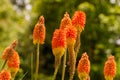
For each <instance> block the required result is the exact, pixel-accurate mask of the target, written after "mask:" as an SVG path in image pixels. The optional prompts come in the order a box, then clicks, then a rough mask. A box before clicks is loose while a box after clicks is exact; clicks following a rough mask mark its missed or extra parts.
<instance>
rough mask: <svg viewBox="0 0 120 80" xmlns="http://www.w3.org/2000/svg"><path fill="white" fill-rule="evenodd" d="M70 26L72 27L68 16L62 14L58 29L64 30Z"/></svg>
mask: <svg viewBox="0 0 120 80" xmlns="http://www.w3.org/2000/svg"><path fill="white" fill-rule="evenodd" d="M71 25H72V22H71V19H70V16H69V14H68V13H67V12H66V13H65V14H64V17H63V19H62V20H61V24H60V29H65V28H66V27H68V26H71Z"/></svg>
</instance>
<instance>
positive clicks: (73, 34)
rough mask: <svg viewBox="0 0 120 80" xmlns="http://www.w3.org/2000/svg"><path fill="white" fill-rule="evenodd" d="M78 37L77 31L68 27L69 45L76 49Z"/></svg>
mask: <svg viewBox="0 0 120 80" xmlns="http://www.w3.org/2000/svg"><path fill="white" fill-rule="evenodd" d="M76 37H77V30H76V28H74V27H72V26H71V27H67V29H66V38H67V45H68V46H72V47H74V44H75V42H76Z"/></svg>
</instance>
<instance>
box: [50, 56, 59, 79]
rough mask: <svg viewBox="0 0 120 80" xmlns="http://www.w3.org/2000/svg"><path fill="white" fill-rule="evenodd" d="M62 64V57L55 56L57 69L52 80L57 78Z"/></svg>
mask: <svg viewBox="0 0 120 80" xmlns="http://www.w3.org/2000/svg"><path fill="white" fill-rule="evenodd" d="M60 64H61V58H60V57H55V71H54V75H53V79H52V80H55V79H56V75H57V72H58V69H59V66H60Z"/></svg>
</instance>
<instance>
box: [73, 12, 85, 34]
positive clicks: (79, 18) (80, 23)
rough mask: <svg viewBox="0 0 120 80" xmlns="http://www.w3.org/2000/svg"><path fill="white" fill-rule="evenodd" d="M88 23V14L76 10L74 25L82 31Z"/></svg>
mask: <svg viewBox="0 0 120 80" xmlns="http://www.w3.org/2000/svg"><path fill="white" fill-rule="evenodd" d="M85 23H86V15H85V13H84V12H82V11H76V12H75V13H74V15H73V17H72V25H73V26H75V27H76V29H77V30H78V31H80V32H82V31H83V30H84V25H85Z"/></svg>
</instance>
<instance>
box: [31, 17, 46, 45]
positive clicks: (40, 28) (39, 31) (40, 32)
mask: <svg viewBox="0 0 120 80" xmlns="http://www.w3.org/2000/svg"><path fill="white" fill-rule="evenodd" d="M44 40H45V25H44V17H43V16H40V18H39V21H38V23H37V24H36V25H35V28H34V31H33V43H34V44H37V43H38V44H44Z"/></svg>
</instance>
